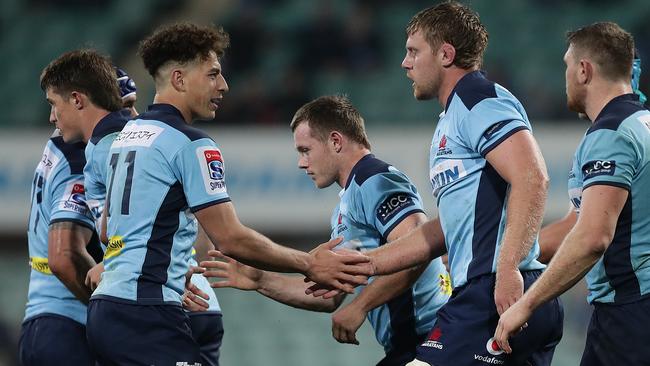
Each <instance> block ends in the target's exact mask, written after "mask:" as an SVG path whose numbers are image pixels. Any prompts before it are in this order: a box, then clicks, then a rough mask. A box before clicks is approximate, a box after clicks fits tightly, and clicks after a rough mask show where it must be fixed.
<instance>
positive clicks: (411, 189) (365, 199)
mask: <svg viewBox="0 0 650 366" xmlns="http://www.w3.org/2000/svg"><path fill="white" fill-rule="evenodd" d="M360 196H361V202H362V205H363V209H364V212H365V216H366V221H367V223H368V224H370V225H372V226H374V227H375V228H376V229H377V231H379V233H380V234H381V235H382V237H383V238H384V239H387V238H388V236H389V235H390V232H391V231H392V230H393V229H394V228H395V227H396V226H397V225H399V224H400V223H401V222H402V220H404V219H405V218H406V217H408V216H409V215H410V214H412V213H415V212H424V211H423V209H422V201H421V199H420V196H419V194H418V193H417V190H416V188H415V186H414V185H413V184H411V183H410V182H409V180H408V179H407V178H406V177H405V176H403V175H402V174H401V173H398V172H394V171H390V172H388V173H382V174H377V175H375V176H373V177H371V178H369V179H368V180H366V181H365V182H364V183H363V184H362V187H361V189H360Z"/></svg>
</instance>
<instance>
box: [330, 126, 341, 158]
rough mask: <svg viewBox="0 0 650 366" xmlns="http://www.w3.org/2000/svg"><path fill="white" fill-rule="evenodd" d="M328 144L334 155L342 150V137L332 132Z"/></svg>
mask: <svg viewBox="0 0 650 366" xmlns="http://www.w3.org/2000/svg"><path fill="white" fill-rule="evenodd" d="M329 142H330V144H331V146H332V149H333V150H334V151H335V152H336V153H340V152H341V150H342V149H343V135H342V134H341V133H340V132H338V131H332V132H330V135H329Z"/></svg>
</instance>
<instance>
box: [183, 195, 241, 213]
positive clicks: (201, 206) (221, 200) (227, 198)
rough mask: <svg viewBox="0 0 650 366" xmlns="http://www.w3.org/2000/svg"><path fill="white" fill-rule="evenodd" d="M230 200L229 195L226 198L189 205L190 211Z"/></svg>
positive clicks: (193, 211)
mask: <svg viewBox="0 0 650 366" xmlns="http://www.w3.org/2000/svg"><path fill="white" fill-rule="evenodd" d="M230 201H231V199H230V197H226V198H222V199H218V200H214V201H210V202H207V203H204V204H201V205H198V206H194V207H190V211H192V213H195V212H197V211H201V210H203V209H204V208H208V207H210V206H214V205H218V204H220V203H226V202H230Z"/></svg>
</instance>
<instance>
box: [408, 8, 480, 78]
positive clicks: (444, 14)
mask: <svg viewBox="0 0 650 366" xmlns="http://www.w3.org/2000/svg"><path fill="white" fill-rule="evenodd" d="M416 32H422V35H423V36H424V39H425V40H426V41H427V42H428V43H429V46H431V48H432V49H434V48H436V47H439V46H440V45H441V44H442V43H443V42H445V43H449V44H451V45H452V46H454V48H455V49H456V57H455V58H454V62H453V64H454V65H456V66H458V67H460V68H462V69H469V68H472V67H481V65H482V63H483V53H484V52H485V49H486V48H487V44H488V33H487V30H486V29H485V26H483V24H482V23H481V20H480V19H479V17H478V14H477V13H475V12H474V11H472V9H470V8H468V7H467V6H465V5H463V4H460V3H457V2H454V1H448V2H443V3H440V4H438V5H436V6H432V7H430V8H427V9H424V10H422V11H420V12H419V13H417V14H416V15H415V16H414V17H413V18H412V19H411V21H410V22H409V23H408V25H407V26H406V35H407V36H410V35H412V34H414V33H416Z"/></svg>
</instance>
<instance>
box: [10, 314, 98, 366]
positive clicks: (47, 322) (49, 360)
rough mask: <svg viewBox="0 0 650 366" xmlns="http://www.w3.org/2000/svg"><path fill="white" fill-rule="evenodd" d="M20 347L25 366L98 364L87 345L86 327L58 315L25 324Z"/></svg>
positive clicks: (32, 320)
mask: <svg viewBox="0 0 650 366" xmlns="http://www.w3.org/2000/svg"><path fill="white" fill-rule="evenodd" d="M18 347H19V351H18V354H19V357H20V363H21V365H23V366H41V365H82V366H84V365H88V366H91V365H94V364H95V359H94V358H93V356H92V354H91V352H90V349H89V348H88V343H87V342H86V327H85V326H84V325H83V324H81V323H78V322H76V321H74V320H72V319H70V318H67V317H64V316H61V315H57V314H43V315H40V316H38V317H35V318H31V319H29V320H27V321H26V322H24V323H23V325H22V329H21V331H20V341H19V346H18Z"/></svg>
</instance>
